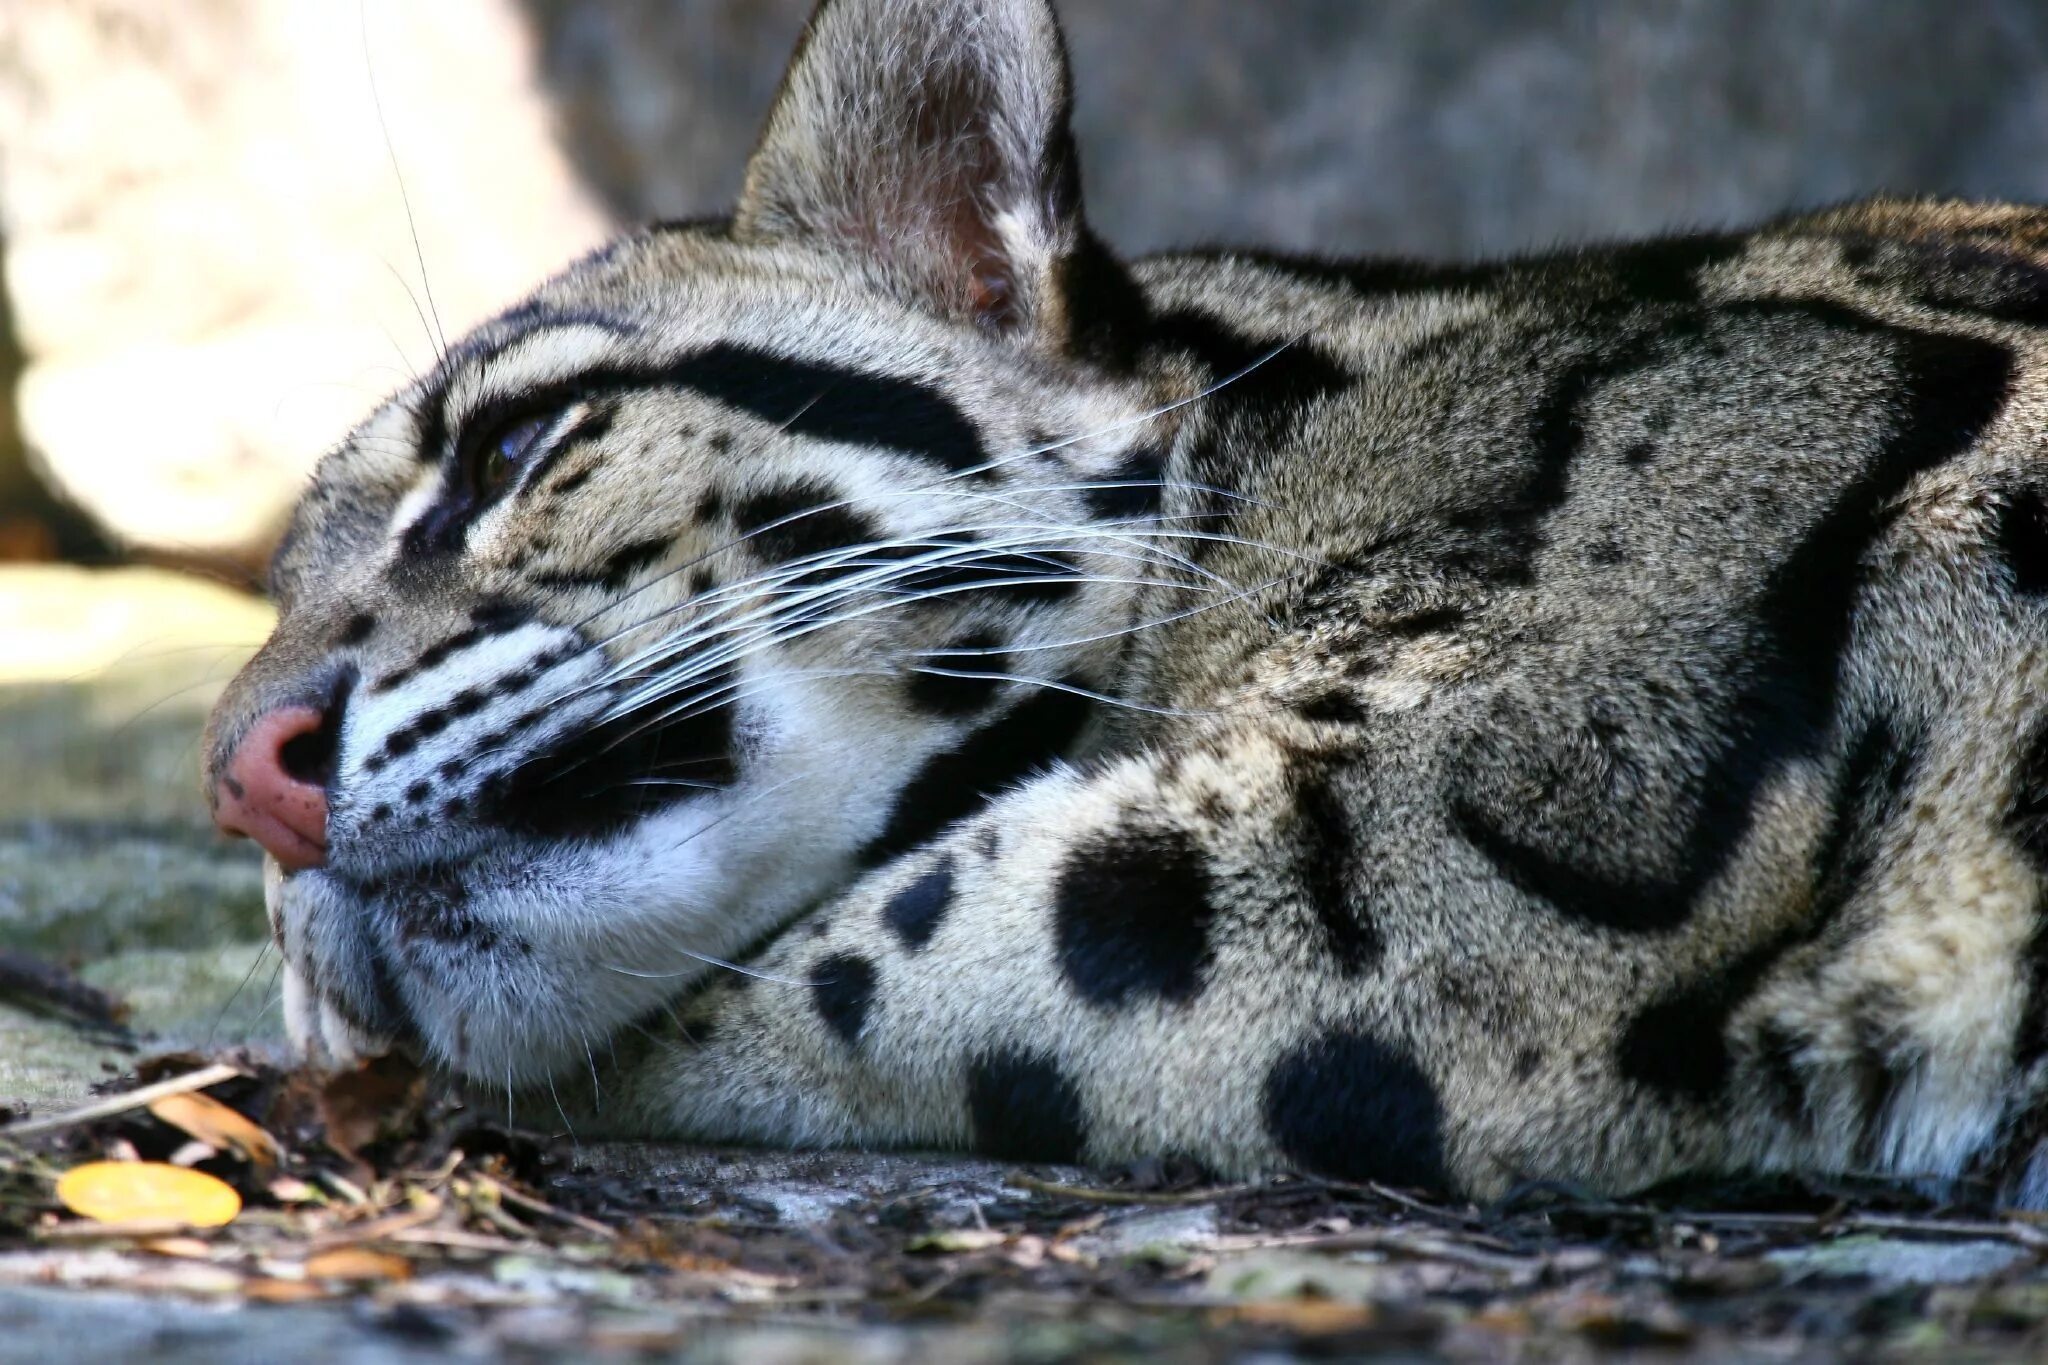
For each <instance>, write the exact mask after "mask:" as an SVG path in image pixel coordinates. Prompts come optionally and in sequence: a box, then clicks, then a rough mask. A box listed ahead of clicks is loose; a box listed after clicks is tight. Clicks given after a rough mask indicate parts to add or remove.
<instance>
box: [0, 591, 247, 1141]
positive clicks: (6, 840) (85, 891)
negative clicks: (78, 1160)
mask: <svg viewBox="0 0 2048 1365" xmlns="http://www.w3.org/2000/svg"><path fill="white" fill-rule="evenodd" d="M269 624H270V609H269V608H268V607H266V606H264V605H263V604H261V603H259V602H256V601H254V600H252V599H249V598H247V597H244V596H242V595H240V594H238V593H234V592H230V591H228V590H226V589H224V588H219V587H216V586H213V585H211V584H208V583H204V582H201V581H199V580H197V579H192V578H187V577H183V576H180V575H173V574H168V573H163V572H160V571H155V570H147V569H122V570H85V569H70V568H54V567H48V568H31V567H15V568H4V569H0V755H5V759H4V763H5V765H6V766H5V775H6V780H5V781H0V947H7V948H13V949H17V950H25V951H28V952H31V953H34V954H36V955H38V956H40V957H44V958H47V959H49V960H51V961H55V962H58V963H62V964H66V965H70V966H73V967H75V968H76V969H77V970H78V972H79V975H80V976H81V977H82V978H83V979H84V980H85V981H87V982H88V983H90V984H92V985H95V986H98V987H100V988H101V989H103V990H108V991H112V992H114V993H115V994H117V995H120V996H122V997H124V998H126V999H127V1001H128V1002H129V1004H130V1005H131V1006H132V1007H133V1009H134V1025H135V1027H136V1029H137V1030H138V1031H139V1032H141V1033H144V1034H150V1035H154V1036H155V1038H156V1040H157V1044H158V1045H160V1046H183V1045H187V1044H205V1043H208V1042H212V1043H216V1044H222V1045H225V1044H228V1043H233V1042H239V1041H245V1040H259V1041H260V1040H274V1039H275V1038H276V1037H277V1036H278V1034H277V1023H276V1014H275V1012H274V1011H273V1010H271V1009H270V1008H269V1005H270V995H271V981H270V977H269V972H270V970H271V968H272V966H274V964H275V959H274V957H273V958H265V959H264V960H263V961H262V962H261V963H259V961H258V959H259V957H260V956H262V945H263V942H264V927H263V891H262V882H261V876H260V867H259V863H258V859H257V855H256V853H255V851H254V850H253V849H252V848H251V847H250V846H249V845H248V844H240V843H230V842H228V841H227V840H225V839H222V838H221V837H220V836H218V835H217V834H215V833H214V831H213V828H212V826H211V824H210V823H209V821H208V818H207V814H206V809H205V806H204V804H203V803H202V802H201V801H200V799H199V745H198V740H199V730H200V727H201V725H202V724H203V723H204V721H205V718H206V712H207V709H208V708H209V707H210V706H211V705H212V704H213V699H214V697H215V695H216V694H217V693H218V692H219V690H220V687H221V686H222V685H223V684H224V683H225V682H226V681H227V679H228V677H229V676H230V675H231V674H232V673H233V671H234V669H235V668H236V667H237V666H238V665H239V664H240V662H241V660H242V659H243V658H244V657H245V656H246V655H247V654H248V653H249V652H250V651H251V650H253V649H254V648H255V646H256V645H257V644H258V643H260V642H261V640H262V638H263V635H264V633H265V632H266V631H267V630H268V629H269ZM245 983H246V985H245ZM125 1060H126V1054H124V1053H122V1052H121V1051H119V1050H118V1049H116V1048H113V1047H111V1046H109V1045H107V1044H106V1043H105V1042H104V1041H101V1040H95V1039H92V1038H88V1037H86V1036H84V1035H81V1034H80V1033H78V1032H77V1031H76V1030H73V1029H71V1028H68V1027H66V1026H64V1025H62V1024H57V1023H53V1022H49V1021H47V1020H43V1019H40V1018H36V1017H32V1016H29V1015H27V1014H24V1013H22V1012H21V1011H19V1010H13V1009H9V1008H8V1007H6V1006H4V1005H0V1104H7V1105H20V1104H24V1103H26V1104H28V1105H30V1106H32V1107H34V1108H37V1109H48V1108H50V1107H52V1106H57V1105H64V1104H69V1103H75V1102H76V1101H77V1100H78V1099H79V1098H81V1097H82V1096H83V1095H84V1093H85V1090H86V1087H87V1086H88V1085H89V1084H91V1083H92V1082H94V1081H97V1080H99V1079H101V1077H102V1075H103V1072H102V1064H108V1065H114V1066H120V1065H122V1064H123V1063H124V1061H125Z"/></svg>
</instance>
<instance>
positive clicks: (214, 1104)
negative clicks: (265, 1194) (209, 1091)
mask: <svg viewBox="0 0 2048 1365" xmlns="http://www.w3.org/2000/svg"><path fill="white" fill-rule="evenodd" d="M149 1112H150V1113H152V1114H154V1115H156V1116H157V1118H159V1119H161V1120H163V1121H164V1122H165V1123H168V1124H170V1125H171V1126H172V1127H173V1128H177V1129H180V1130H182V1131H183V1132H184V1133H186V1134H187V1135H188V1136H190V1137H193V1138H196V1139H198V1140H199V1141H200V1142H203V1143H205V1144H206V1145H208V1146H209V1147H219V1148H223V1149H225V1150H227V1151H230V1152H233V1153H234V1154H235V1155H237V1156H239V1157H241V1158H242V1160H244V1161H248V1162H252V1163H254V1164H255V1165H258V1166H261V1167H263V1168H265V1169H266V1170H268V1169H270V1168H272V1167H275V1166H276V1165H277V1163H278V1149H277V1139H276V1138H274V1137H272V1136H271V1135H270V1134H268V1133H266V1132H264V1131H263V1130H262V1129H261V1128H259V1127H257V1126H256V1125H255V1124H253V1123H251V1122H250V1121H249V1120H248V1119H246V1118H244V1117H242V1115H241V1113H240V1112H239V1111H237V1110H235V1109H231V1108H229V1107H228V1106H227V1105H225V1104H222V1103H221V1102H220V1101H219V1100H217V1099H215V1098H213V1096H211V1095H202V1094H200V1093H198V1092H197V1091H193V1092H191V1093H189V1094H184V1095H166V1096H164V1097H163V1098H162V1099H160V1100H152V1101H150V1105H149Z"/></svg>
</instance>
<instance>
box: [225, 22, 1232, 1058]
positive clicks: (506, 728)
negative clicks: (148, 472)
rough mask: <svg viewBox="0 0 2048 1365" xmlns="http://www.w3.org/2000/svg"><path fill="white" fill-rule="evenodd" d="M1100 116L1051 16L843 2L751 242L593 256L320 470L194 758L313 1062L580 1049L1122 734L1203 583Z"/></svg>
mask: <svg viewBox="0 0 2048 1365" xmlns="http://www.w3.org/2000/svg"><path fill="white" fill-rule="evenodd" d="M1067 90H1068V77H1067V71H1066V66H1065V61H1064V57H1063V54H1062V50H1061V44H1060V37H1059V33H1058V31H1057V28H1056V26H1055V23H1054V20H1053V16H1052V14H1051V12H1050V10H1049V9H1048V8H1047V7H1046V5H1045V4H1044V3H1042V0H830V2H829V3H827V4H825V5H824V6H823V7H822V8H821V9H820V10H819V11H818V13H817V14H816V16H815V17H814V18H813V20H812V22H811V25H810V28H809V30H808V31H807V33H806V35H805V38H804V40H803V44H802V46H801V48H800V49H799V51H798V54H797V56H796V58H795V61H794V64H793V65H792V67H791V69H790V71H789V74H788V76H787V77H786V79H785V82H784V85H783V88H782V92H781V94H780V95H779V97H778V99H777V101H776V103H775V105H774V108H773V112H772V113H771V115H770V117H769V120H768V124H767V128H766V131H765V132H764V134H763V137H762V140H761V143H760V145H759V149H758V150H757V152H756V153H755V155H754V157H753V160H752V163H751V165H750V166H749V168H748V171H747V175H746V180H745V187H744V192H743V195H742V198H741V201H740V204H739V206H738V208H737V211H736V212H735V213H734V214H733V215H732V216H731V218H730V219H728V220H719V221H706V222H698V223H690V224H683V225H671V226H663V227H658V228H654V229H650V230H647V231H643V232H639V233H635V234H633V235H630V236H627V237H625V238H624V239H622V240H620V241H618V242H616V243H614V244H613V245H611V246H609V247H607V248H605V249H603V250H601V251H599V252H597V253H596V254H594V255H592V256H590V257H589V258H588V259H585V260H583V261H581V262H579V263H578V264H576V265H574V266H572V267H571V268H570V269H568V270H566V271H565V272H564V273H562V274H561V275H559V276H557V277H556V278H554V279H552V280H550V281H548V282H547V283H545V284H544V285H542V286H541V287H540V288H539V289H538V290H537V291H536V292H535V293H534V294H533V295H532V296H531V297H529V298H527V299H525V300H524V301H522V302H520V303H519V304H518V305H517V306H515V307H512V308H510V309H509V310H507V311H506V312H504V313H502V314H501V315H499V316H498V317H496V318H495V319H493V320H491V321H489V322H487V323H485V324H484V325H482V326H480V327H479V328H477V329H476V330H475V331H474V332H473V333H471V334H470V335H468V336H466V337H464V338H463V339H462V340H460V341H459V342H457V343H455V344H453V345H451V346H450V347H448V348H447V352H446V354H445V355H444V356H443V357H442V359H441V361H440V363H439V364H438V365H437V366H436V367H435V368H434V370H433V371H432V372H431V373H429V374H427V375H425V376H424V377H422V378H420V379H419V380H417V381H416V382H414V383H412V384H411V385H409V386H407V387H406V388H405V389H403V390H402V391H400V392H399V393H397V394H396V395H395V396H393V397H392V398H391V399H390V400H389V401H387V402H386V403H384V404H383V406H382V407H380V408H379V409H378V410H377V411H376V412H375V413H373V414H372V415H371V416H370V417H369V418H368V419H367V420H365V421H364V422H363V423H362V424H361V425H360V426H359V427H358V428H357V429H356V430H355V431H354V432H353V434H351V435H350V436H349V437H348V438H347V439H346V440H345V441H343V442H342V443H341V444H340V446H339V447H338V448H336V449H335V450H333V451H332V452H330V453H329V454H328V455H326V456H325V458H324V459H323V460H322V461H321V462H320V464H319V467H318V469H317V472H316V473H315V475H314V477H313V479H312V482H311V486H310V488H309V489H308V491H307V492H306V494H305V496H304V498H303V500H302V501H301V503H300V504H299V506H298V508H297V510H296V513H295V515H294V517H293V520H292V523H291V526H290V529H289V531H288V533H287V535H286V537H285V539H284V542H283V544H282V547H281V548H280V549H279V550H278V552H277V555H276V559H275V563H274V566H273V569H272V585H273V590H274V595H275V597H276V600H277V603H278V606H279V609H280V617H279V621H278V625H277V628H276V632H275V634H274V635H273V636H272V638H271V639H270V641H269V642H268V643H267V644H266V645H265V646H264V647H263V649H262V650H261V652H260V653H258V654H257V655H256V657H255V658H254V659H253V660H252V661H251V662H250V663H249V664H248V666H247V667H246V668H245V669H244V670H243V671H242V673H241V675H240V676H239V677H238V678H236V679H235V681H234V683H233V684H232V686H230V688H229V689H228V690H227V692H226V694H225V695H224V697H223V698H222V700H221V702H220V704H219V707H218V708H217V710H216V712H215V714H214V716H213V718H212V721H211V724H210V726H209V732H208V738H207V767H208V771H207V782H206V788H207V793H208V796H209V799H211V800H212V801H213V802H214V803H215V808H216V811H217V813H218V815H219V818H220V820H221V822H222V824H223V825H224V826H225V827H226V828H228V829H230V830H232V831H237V832H243V833H248V834H251V835H253V836H254V837H256V838H257V840H258V841H259V842H260V843H262V844H263V845H264V847H265V848H266V849H267V850H268V851H269V852H270V854H271V855H272V866H273V876H272V878H271V897H270V913H271V920H272V927H273V930H274V934H275V937H276V941H277V943H278V945H279V947H280V949H281V951H282V952H283V954H284V957H285V960H286V965H287V968H288V974H287V982H286V992H287V1000H286V1004H287V1013H288V1016H289V1019H290V1024H291V1028H292V1031H293V1033H294V1035H295V1037H296V1038H297V1039H298V1040H299V1041H300V1043H301V1044H302V1045H304V1046H305V1047H306V1048H308V1049H309V1050H310V1051H312V1052H313V1053H315V1054H316V1055H320V1054H324V1055H325V1056H327V1057H328V1058H330V1059H336V1060H345V1059H347V1058H348V1057H350V1056H352V1055H354V1054H356V1053H358V1052H361V1051H366V1050H371V1049H381V1048H383V1047H385V1046H387V1045H390V1044H393V1043H396V1044H399V1045H402V1046H406V1047H409V1048H411V1049H414V1050H416V1051H418V1052H419V1053H420V1054H422V1055H423V1056H425V1057H426V1058H428V1059H430V1060H431V1061H433V1062H435V1063H438V1064H440V1065H442V1066H444V1067H446V1068H448V1069H451V1070H453V1071H456V1072H459V1073H464V1074H466V1075H468V1076H471V1077H473V1078H475V1079H477V1080H479V1081H482V1082H485V1083H489V1084H493V1085H497V1084H520V1083H530V1082H534V1081H537V1080H540V1079H542V1078H544V1077H547V1076H549V1075H551V1074H553V1073H555V1072H556V1071H558V1070H560V1069H562V1068H564V1067H568V1066H572V1065H573V1066H575V1067H577V1068H581V1067H582V1066H583V1065H584V1064H585V1058H586V1051H587V1049H588V1048H590V1047H592V1046H594V1045H596V1044H597V1043H598V1042H599V1041H600V1040H601V1039H602V1038H604V1037H605V1036H606V1035H608V1034H610V1033H612V1032H613V1031H614V1030H616V1029H618V1028H619V1027H621V1026H622V1025H625V1024H627V1023H629V1022H631V1021H633V1020H634V1019H636V1018H637V1017H640V1016H642V1015H645V1014H647V1013H648V1012H649V1011H651V1010H655V1009H657V1008H659V1007H660V1006H661V1005H662V1004H663V1003H664V1002H665V1001H668V1000H670V999H672V998H673V997H674V996H675V995H677V993H678V992H680V991H682V990H684V989H686V988H687V987H688V986H689V984H690V983H691V981H692V980H693V979H695V978H697V977H698V976H699V975H700V974H702V973H704V972H706V971H710V970H715V967H714V966H713V965H712V964H717V963H722V962H723V961H725V960H727V959H730V958H732V957H734V956H735V955H737V954H739V953H741V952H743V951H744V949H745V948H746V947H747V945H748V944H749V943H751V942H753V941H755V940H757V939H758V938H760V937H761V936H762V935H763V934H764V933H766V932H768V931H769V930H770V929H772V928H773V927H774V926H776V925H777V924H778V923H780V922H782V921H784V920H786V919H787V918H788V917H789V916H790V915H792V914H793V913H795V912H796V911H798V910H800V909H801V908H803V907H804V906H805V905H806V904H807V903H809V902H811V901H813V900H815V899H816V898H818V897H819V896H821V895H822V894H824V893H825V892H827V891H829V890H831V889H832V888H834V887H835V886H838V885H840V884H842V883H844V882H845V881H847V880H848V879H850V878H851V877H852V876H854V875H855V874H856V873H857V871H858V870H859V869H860V868H861V867H862V866H863V865H865V864H870V863H873V862H876V861H878V860H880V859H882V858H885V857H887V856H889V855H890V854H891V853H892V852H893V851H895V850H898V849H901V848H904V847H907V846H911V845H914V844H916V843H918V842H920V841H922V840H924V839H926V838H928V837H929V836H931V835H932V834H933V833H935V832H936V831H938V830H939V829H941V828H942V827H944V826H945V825H946V824H947V823H948V822H950V821H951V820H953V819H956V818H958V817H959V816H961V815H963V814H965V813H967V812H968V811H969V810H971V809H972V808H973V807H974V806H975V805H976V804H978V803H979V802H981V801H982V800H985V799H986V798H987V797H988V796H989V795H991V794H993V793H994V792H995V791H997V790H1000V789H1002V788H1003V787H1005V786H1007V785H1009V784H1011V783H1014V782H1015V781H1017V780H1019V779H1020V778H1022V777H1024V776H1026V775H1027V774H1028V773H1029V772H1030V771H1032V770H1033V769H1034V768H1037V767H1040V766H1043V765H1047V764H1051V763H1053V762H1056V761H1058V760H1059V759H1060V758H1061V757H1062V756H1065V755H1070V754H1072V753H1074V752H1075V751H1076V749H1077V746H1082V745H1085V744H1086V743H1087V733H1088V727H1089V725H1090V724H1091V718H1090V706H1089V701H1088V698H1089V695H1090V694H1091V693H1097V692H1100V691H1101V690H1102V689H1104V688H1106V687H1108V686H1109V685H1110V679H1111V677H1112V674H1113V671H1114V667H1115V662H1116V659H1117V656H1118V652H1119V649H1120V648H1121V647H1122V639H1123V636H1124V632H1125V627H1126V624H1127V623H1128V622H1129V621H1130V620H1131V618H1132V613H1133V603H1134V601H1135V600H1136V594H1137V593H1139V592H1140V591H1141V589H1140V586H1139V585H1140V584H1141V583H1153V584H1156V582H1157V581H1158V579H1159V576H1160V574H1161V572H1162V569H1164V570H1166V571H1168V576H1171V574H1172V573H1173V572H1178V571H1179V570H1178V569H1177V567H1176V566H1178V565H1180V564H1182V563H1184V562H1185V559H1184V556H1182V555H1180V554H1178V553H1177V552H1176V551H1175V549H1174V548H1173V547H1172V545H1171V544H1170V543H1169V542H1168V541H1166V540H1164V539H1162V537H1161V536H1160V535H1159V534H1157V532H1158V530H1159V528H1160V527H1162V526H1163V525H1165V524H1167V518H1166V514H1164V513H1162V512H1161V511H1160V503H1159V494H1160V469H1161V461H1162V458H1163V452H1164V451H1165V449H1166V447H1167V444H1168V443H1169V442H1170V441H1171V439H1172V436H1173V432H1172V429H1171V428H1172V424H1173V422H1174V418H1173V417H1172V415H1171V414H1170V413H1166V412H1162V409H1164V408H1166V407H1167V406H1168V405H1169V404H1170V403H1171V402H1172V401H1173V399H1174V398H1175V397H1176V396H1178V391H1177V390H1176V388H1175V383H1176V382H1177V381H1173V380H1172V379H1171V378H1170V377H1163V376H1161V375H1160V374H1157V373H1152V372H1149V371H1141V368H1140V367H1137V366H1135V365H1134V361H1133V353H1132V349H1131V345H1130V342H1129V338H1130V336H1131V330H1132V325H1133V324H1132V319H1133V317H1140V316H1142V312H1143V308H1144V304H1143V302H1142V300H1141V298H1140V297H1139V295H1138V293H1137V291H1136V290H1135V288H1134V287H1133V285H1132V284H1131V282H1130V281H1129V278H1128V277H1127V276H1126V275H1125V274H1124V273H1123V271H1122V268H1121V267H1120V266H1119V265H1118V264H1117V263H1116V262H1114V261H1113V260H1112V259H1111V258H1110V257H1109V256H1108V255H1107V254H1106V253H1105V252H1104V251H1103V249H1102V248H1101V247H1100V246H1099V245H1098V244H1097V242H1096V241H1095V239H1094V238H1093V237H1092V236H1091V235H1090V233H1089V231H1088V229H1087V226H1086V224H1085V222H1084V220H1083V217H1082V213H1081V205H1080V192H1079V174H1078V168H1077V165H1076V161H1075V154H1074V149H1073V145H1072V139H1071V136H1070V132H1069V128H1068V119H1067V102H1068V97H1067ZM1147 590H1149V589H1147ZM1193 590H1196V585H1195V584H1193V583H1191V585H1190V591H1193Z"/></svg>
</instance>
